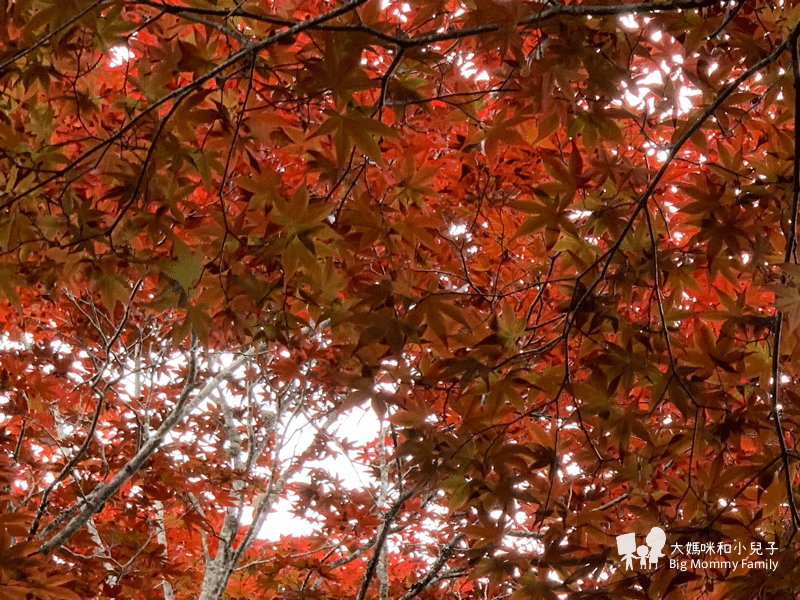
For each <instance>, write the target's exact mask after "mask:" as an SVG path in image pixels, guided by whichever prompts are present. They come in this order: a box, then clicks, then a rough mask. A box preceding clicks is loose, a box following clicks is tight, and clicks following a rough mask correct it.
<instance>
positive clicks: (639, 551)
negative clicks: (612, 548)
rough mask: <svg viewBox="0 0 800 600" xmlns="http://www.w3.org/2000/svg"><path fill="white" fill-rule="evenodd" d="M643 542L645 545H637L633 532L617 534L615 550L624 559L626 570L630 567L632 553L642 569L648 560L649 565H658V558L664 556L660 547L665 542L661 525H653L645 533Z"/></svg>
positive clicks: (665, 535) (665, 537) (665, 536)
mask: <svg viewBox="0 0 800 600" xmlns="http://www.w3.org/2000/svg"><path fill="white" fill-rule="evenodd" d="M645 542H647V545H646V546H645V545H644V544H642V545H641V546H639V547H637V546H636V534H635V533H624V534H622V535H618V536H617V552H619V553H620V555H621V556H622V560H623V561H625V570H626V571H628V570H630V569H631V568H632V567H631V565H632V563H633V557H634V555H636V556H637V557H638V558H639V567H640V568H642V569H644V568H646V567H647V564H648V562H649V563H650V567H657V566H658V559H659V558H661V557H662V556H664V554H663V553H662V552H661V549H662V548H663V547H664V544H665V543H666V542H667V534H666V533H664V530H663V529H661V527H653V528H652V529H651V530H650V533H648V534H647V538H645ZM648 559H649V560H648Z"/></svg>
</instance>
